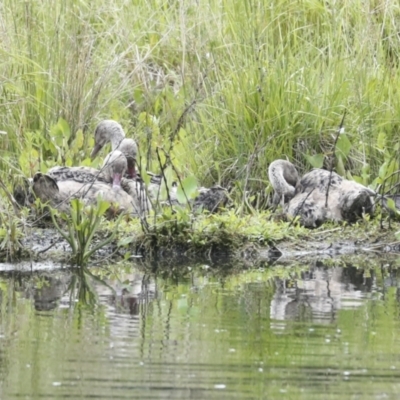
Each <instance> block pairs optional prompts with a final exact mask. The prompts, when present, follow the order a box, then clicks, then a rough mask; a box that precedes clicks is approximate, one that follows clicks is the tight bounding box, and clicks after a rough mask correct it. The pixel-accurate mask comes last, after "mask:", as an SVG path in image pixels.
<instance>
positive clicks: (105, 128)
mask: <svg viewBox="0 0 400 400" xmlns="http://www.w3.org/2000/svg"><path fill="white" fill-rule="evenodd" d="M124 137H125V132H124V130H123V129H122V126H121V125H120V124H119V123H118V122H117V121H114V120H112V119H106V120H104V121H101V122H100V123H99V124H98V125H97V126H96V129H95V131H94V147H93V150H92V152H91V153H90V157H91V159H94V158H95V157H96V156H97V154H98V153H99V151H100V150H101V149H102V148H103V147H104V146H105V145H106V144H107V143H108V142H111V147H112V149H113V150H115V149H116V148H117V147H118V146H119V144H120V143H121V141H122V140H123V139H124Z"/></svg>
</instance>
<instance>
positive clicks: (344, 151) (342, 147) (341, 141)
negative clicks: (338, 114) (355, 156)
mask: <svg viewBox="0 0 400 400" xmlns="http://www.w3.org/2000/svg"><path fill="white" fill-rule="evenodd" d="M350 150H351V142H350V140H349V139H348V137H347V136H346V135H345V134H341V135H339V138H338V141H337V143H336V149H335V153H336V154H337V155H342V156H343V157H347V156H348V155H349V153H350Z"/></svg>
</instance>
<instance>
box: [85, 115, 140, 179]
mask: <svg viewBox="0 0 400 400" xmlns="http://www.w3.org/2000/svg"><path fill="white" fill-rule="evenodd" d="M108 142H111V148H112V150H113V151H115V150H119V151H121V152H122V153H123V154H124V155H125V157H126V159H127V161H128V167H127V175H128V177H130V178H132V179H134V178H135V177H136V169H135V163H136V157H137V152H138V147H137V144H136V142H135V141H134V140H133V139H129V138H125V132H124V130H123V128H122V126H121V124H119V123H118V122H117V121H114V120H112V119H106V120H104V121H101V122H100V123H99V124H98V125H97V127H96V129H95V131H94V143H95V145H94V147H93V150H92V152H91V153H90V157H91V158H92V159H94V158H95V157H96V156H97V154H98V153H99V152H100V150H101V149H102V148H103V147H104V146H105V145H106V144H107V143H108Z"/></svg>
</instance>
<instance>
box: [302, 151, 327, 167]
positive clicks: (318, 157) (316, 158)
mask: <svg viewBox="0 0 400 400" xmlns="http://www.w3.org/2000/svg"><path fill="white" fill-rule="evenodd" d="M305 158H306V160H307V161H308V162H309V163H310V165H311V166H312V167H313V168H322V165H323V164H324V158H325V156H324V155H323V154H315V155H313V156H310V155H308V154H306V156H305Z"/></svg>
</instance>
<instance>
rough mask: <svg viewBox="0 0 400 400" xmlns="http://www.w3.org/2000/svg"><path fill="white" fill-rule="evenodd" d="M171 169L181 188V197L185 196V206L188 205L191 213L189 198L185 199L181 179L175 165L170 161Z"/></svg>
mask: <svg viewBox="0 0 400 400" xmlns="http://www.w3.org/2000/svg"><path fill="white" fill-rule="evenodd" d="M171 168H172V169H173V170H174V172H175V174H176V176H177V178H178V182H179V185H180V186H181V188H182V192H183V195H184V196H185V199H186V202H187V204H188V205H189V209H190V211H192V206H191V204H190V201H189V198H188V197H187V194H186V191H185V188H184V187H183V185H182V180H181V177H180V176H179V173H178V171H177V169H176V168H175V165H174V164H173V163H172V161H171Z"/></svg>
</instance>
